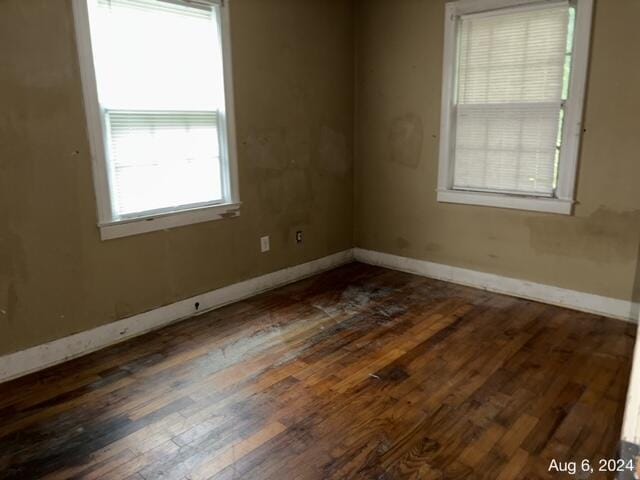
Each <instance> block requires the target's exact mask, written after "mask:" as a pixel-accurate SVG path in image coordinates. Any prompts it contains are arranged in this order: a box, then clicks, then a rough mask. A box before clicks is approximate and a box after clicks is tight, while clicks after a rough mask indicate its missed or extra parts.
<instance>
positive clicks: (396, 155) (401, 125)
mask: <svg viewBox="0 0 640 480" xmlns="http://www.w3.org/2000/svg"><path fill="white" fill-rule="evenodd" d="M423 137H424V128H423V125H422V117H420V116H419V115H416V114H414V113H409V114H407V115H403V116H401V117H397V118H395V119H394V120H393V122H392V123H391V129H390V132H389V145H390V149H391V153H390V157H389V159H390V161H391V162H394V163H399V164H401V165H405V166H407V167H410V168H416V167H417V166H418V164H419V163H420V154H421V152H422V141H423Z"/></svg>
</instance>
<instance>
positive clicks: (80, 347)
mask: <svg viewBox="0 0 640 480" xmlns="http://www.w3.org/2000/svg"><path fill="white" fill-rule="evenodd" d="M354 259H355V260H357V261H359V262H362V263H367V264H370V265H378V266H381V267H385V268H389V269H392V270H399V271H403V272H408V273H413V274H416V275H421V276H424V277H429V278H434V279H438V280H444V281H447V282H452V283H457V284H461V285H467V286H470V287H475V288H480V289H483V290H488V291H491V292H496V293H502V294H505V295H511V296H515V297H521V298H527V299H530V300H536V301H539V302H542V303H548V304H552V305H558V306H561V307H566V308H572V309H575V310H580V311H584V312H589V313H595V314H598V315H604V316H607V317H612V318H617V319H620V320H625V321H630V322H634V323H636V322H637V314H636V313H634V312H637V311H638V305H635V304H632V303H631V302H628V301H625V300H619V299H615V298H609V297H603V296H600V295H594V294H590V293H584V292H578V291H575V290H568V289H564V288H560V287H554V286H551V285H544V284H540V283H534V282H529V281H526V280H519V279H515V278H509V277H503V276H500V275H494V274H491V273H484V272H479V271H475V270H469V269H465V268H459V267H452V266H449V265H443V264H438V263H433V262H427V261H424V260H416V259H413V258H407V257H401V256H398V255H391V254H388V253H381V252H374V251H371V250H364V249H361V248H354V249H349V250H344V251H342V252H339V253H336V254H333V255H329V256H327V257H324V258H320V259H318V260H313V261H311V262H307V263H304V264H301V265H296V266H293V267H289V268H285V269H282V270H278V271H276V272H273V273H269V274H266V275H262V276H260V277H256V278H252V279H250V280H246V281H243V282H239V283H235V284H233V285H229V286H226V287H222V288H219V289H216V290H212V291H210V292H207V293H204V294H202V295H197V296H194V297H191V298H188V299H185V300H181V301H179V302H176V303H173V304H171V305H166V306H163V307H160V308H157V309H154V310H151V311H148V312H145V313H141V314H139V315H134V316H133V317H129V318H126V319H124V320H119V321H116V322H113V323H109V324H106V325H103V326H100V327H97V328H94V329H92V330H87V331H84V332H80V333H77V334H75V335H71V336H69V337H64V338H61V339H58V340H54V341H51V342H48V343H45V344H42V345H38V346H35V347H32V348H29V349H26V350H22V351H19V352H15V353H10V354H8V355H5V356H3V357H0V382H5V381H7V380H11V379H13V378H17V377H20V376H23V375H26V374H29V373H32V372H35V371H38V370H42V369H44V368H47V367H50V366H52V365H56V364H58V363H62V362H64V361H66V360H70V359H72V358H76V357H80V356H82V355H86V354H88V353H91V352H94V351H96V350H100V349H101V348H104V347H107V346H109V345H113V344H115V343H118V342H122V341H124V340H127V339H130V338H133V337H136V336H138V335H142V334H144V333H147V332H150V331H152V330H157V329H159V328H162V327H164V326H166V325H169V324H171V323H174V322H177V321H180V320H184V319H186V318H190V317H192V316H194V315H196V313H197V314H202V313H205V312H207V311H210V310H214V309H216V308H219V307H222V306H224V305H228V304H230V303H233V302H237V301H239V300H242V299H245V298H249V297H252V296H254V295H257V294H259V293H262V292H265V291H267V290H271V289H273V288H277V287H280V286H283V285H286V284H289V283H292V282H295V281H298V280H301V279H303V278H306V277H309V276H312V275H315V274H317V273H320V272H323V271H326V270H330V269H332V268H335V267H338V266H340V265H344V264H346V263H349V262H351V261H353V260H354ZM196 302H199V304H200V308H199V309H198V311H197V312H196V311H195V308H194V304H195V303H196Z"/></svg>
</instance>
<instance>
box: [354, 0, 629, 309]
mask: <svg viewBox="0 0 640 480" xmlns="http://www.w3.org/2000/svg"><path fill="white" fill-rule="evenodd" d="M444 3H445V2H444V1H443V0H399V1H395V2H389V1H388V0H362V1H360V2H358V6H357V9H356V19H357V27H356V30H357V33H356V59H357V71H356V119H357V125H356V139H357V140H356V161H355V162H356V163H355V175H356V193H355V199H356V228H355V231H356V244H357V245H358V246H360V247H363V248H368V249H373V250H380V251H383V252H388V253H393V254H397V255H403V256H407V257H413V258H418V259H424V260H429V261H433V262H440V263H444V264H449V265H455V266H460V267H465V268H470V269H476V270H480V271H484V272H491V273H496V274H500V275H506V276H509V277H514V278H521V279H527V280H532V281H536V282H540V283H546V284H551V285H557V286H560V287H564V288H569V289H574V290H579V291H584V292H590V293H595V294H600V295H605V296H610V297H614V298H619V299H629V298H631V297H632V290H633V289H634V281H635V278H636V273H637V270H638V250H639V245H640V188H639V185H640V117H639V116H638V111H640V87H639V86H640V57H638V51H639V50H640V28H638V19H640V1H638V0H597V1H596V9H595V10H596V11H595V19H594V31H593V38H592V52H591V68H590V74H589V84H588V93H587V102H586V117H585V121H586V124H585V128H586V133H585V134H584V138H583V141H582V154H581V158H580V171H579V177H578V191H577V200H578V206H577V208H576V211H575V215H574V216H560V215H552V214H538V213H532V212H524V211H510V210H501V209H495V208H487V207H475V206H467V205H450V204H449V205H448V204H442V203H437V202H436V194H435V189H436V183H437V178H436V177H437V162H438V141H439V122H440V94H441V76H442V48H443V40H442V38H443V24H444ZM636 284H637V282H636ZM637 289H638V287H637V286H636V294H635V295H634V296H635V297H636V298H637V296H638V292H637Z"/></svg>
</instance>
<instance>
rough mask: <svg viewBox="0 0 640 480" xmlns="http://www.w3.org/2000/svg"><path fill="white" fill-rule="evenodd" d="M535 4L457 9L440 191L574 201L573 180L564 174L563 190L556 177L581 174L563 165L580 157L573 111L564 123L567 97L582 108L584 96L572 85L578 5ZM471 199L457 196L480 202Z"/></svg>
mask: <svg viewBox="0 0 640 480" xmlns="http://www.w3.org/2000/svg"><path fill="white" fill-rule="evenodd" d="M459 3H463V2H459ZM512 3H513V2H512ZM529 3H530V4H525V5H517V6H512V7H505V8H500V9H495V10H489V11H478V12H469V13H461V14H459V15H453V16H454V19H453V20H452V22H453V24H452V25H451V30H450V32H451V36H452V37H453V38H449V39H448V40H449V41H450V43H453V44H454V45H450V51H451V54H452V55H450V58H449V59H448V61H449V62H450V65H449V66H447V65H445V69H446V68H447V67H449V68H450V72H451V75H450V84H449V86H448V87H447V85H445V87H446V88H445V96H446V97H447V98H446V99H445V101H444V102H443V105H444V108H445V109H447V112H446V114H447V115H446V118H445V121H443V127H444V128H445V129H446V131H445V132H443V137H445V140H446V142H447V144H446V145H445V146H444V147H443V148H441V166H440V168H441V170H444V171H443V172H441V182H440V185H439V190H440V191H441V192H447V193H449V194H451V195H450V196H446V195H444V196H443V197H444V198H442V197H440V196H439V198H440V200H444V201H456V200H454V199H452V196H453V195H455V194H456V193H461V194H465V193H467V194H468V193H476V194H478V193H480V194H489V195H490V196H487V197H484V198H485V199H486V198H496V197H497V196H498V195H503V196H507V195H509V196H522V197H533V198H538V199H541V200H543V201H544V200H545V199H547V200H553V199H563V200H565V201H570V200H571V198H569V197H570V196H571V194H572V187H571V188H566V185H567V184H572V183H573V179H569V178H565V179H564V184H563V185H565V187H564V190H565V191H561V190H562V189H560V188H559V186H560V181H561V178H560V177H561V175H563V174H564V175H565V176H566V177H569V176H571V175H573V174H574V173H575V172H571V171H570V170H571V168H569V169H565V170H564V172H563V170H562V169H561V165H562V163H563V162H566V163H567V164H568V165H569V164H572V163H573V164H575V161H576V160H575V158H570V157H571V156H575V154H576V151H577V146H576V145H569V147H568V148H566V151H565V143H566V142H565V141H566V139H567V138H569V137H570V139H571V140H572V141H573V137H574V136H575V135H574V130H575V128H576V126H575V123H576V119H575V118H572V119H569V120H570V122H572V123H571V124H570V125H567V108H568V102H569V101H572V102H574V103H576V102H577V103H579V104H580V105H579V109H578V110H580V111H581V102H582V99H581V98H579V97H580V95H579V92H574V91H573V90H572V88H571V87H572V84H571V81H572V76H573V75H575V74H576V73H575V72H574V71H573V70H574V67H575V64H574V45H575V41H574V36H575V33H574V32H575V26H576V8H575V6H574V5H573V4H571V3H569V2H564V1H560V2H544V3H543V2H534V3H531V2H529ZM580 40H581V41H585V40H584V38H583V39H580ZM578 74H580V72H578ZM576 80H579V79H576ZM576 84H579V83H578V82H576ZM574 94H575V97H576V98H572V96H573V95H574ZM575 110H576V108H575V105H574V117H575ZM577 122H578V123H579V122H580V119H579V118H578V119H577ZM563 153H564V155H563ZM574 170H575V169H574ZM491 195H493V196H491ZM459 198H463V197H459ZM466 198H467V200H469V201H465V202H463V201H462V200H460V203H474V202H473V200H470V199H473V198H474V197H472V196H471V197H470V196H467V197H466ZM475 198H482V197H481V196H476V197H475ZM489 204H490V202H489ZM539 205H544V204H543V203H541V204H539ZM495 206H509V205H506V204H497V205H495ZM532 209H536V208H532Z"/></svg>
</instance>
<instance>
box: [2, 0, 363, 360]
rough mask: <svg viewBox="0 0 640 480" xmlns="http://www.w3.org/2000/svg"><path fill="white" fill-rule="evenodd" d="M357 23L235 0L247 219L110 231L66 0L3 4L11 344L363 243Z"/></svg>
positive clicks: (281, 3) (296, 6) (309, 4)
mask: <svg viewBox="0 0 640 480" xmlns="http://www.w3.org/2000/svg"><path fill="white" fill-rule="evenodd" d="M352 22H353V17H352V5H351V2H349V1H343V0H325V1H312V0H309V1H301V0H233V1H232V2H231V23H232V43H233V73H234V84H235V93H236V111H237V130H238V149H239V159H238V162H239V170H240V194H241V200H242V202H243V205H242V210H241V216H240V217H239V218H237V219H227V220H220V221H214V222H209V223H203V224H199V225H192V226H188V227H182V228H176V229H173V230H171V231H161V232H154V233H149V234H145V235H139V236H133V237H127V238H123V239H117V240H108V241H105V242H103V241H100V239H99V235H98V230H97V228H96V221H97V220H96V207H95V197H94V190H93V182H92V176H91V166H90V157H89V145H88V139H87V131H86V125H85V117H84V110H83V104H82V101H83V100H82V93H81V92H82V90H81V84H80V75H79V68H78V60H77V54H76V45H75V40H74V28H73V17H72V10H71V2H70V0H1V1H0V354H3V353H8V352H12V351H16V350H20V349H23V348H26V347H30V346H33V345H37V344H41V343H44V342H46V341H50V340H53V339H56V338H60V337H63V336H67V335H69V334H72V333H75V332H79V331H82V330H87V329H90V328H92V327H96V326H98V325H102V324H105V323H108V322H112V321H114V320H116V319H121V318H125V317H128V316H131V315H134V314H137V313H140V312H143V311H146V310H149V309H153V308H156V307H159V306H162V305H166V304H169V303H172V302H175V301H177V300H180V299H184V298H187V297H190V296H192V295H196V294H198V293H202V292H206V291H209V290H212V289H215V288H217V287H221V286H224V285H228V284H231V283H235V282H238V281H241V280H244V279H248V278H251V277H255V276H258V275H261V274H264V273H267V272H271V271H274V270H278V269H281V268H284V267H287V266H291V265H295V264H299V263H303V262H305V261H309V260H312V259H315V258H319V257H323V256H325V255H328V254H331V253H334V252H338V251H341V250H343V249H347V248H350V247H352V240H353V239H352V235H353V227H352V225H353V219H352V210H353V209H352V199H353V197H352V188H353V177H352V150H353V148H352V144H353V131H352V125H353V121H352V120H353V45H352V42H353V28H352ZM298 229H302V230H303V231H304V243H303V244H302V246H297V245H296V244H295V240H294V235H295V231H296V230H298ZM262 235H270V236H271V252H269V253H267V254H261V253H260V247H259V237H260V236H262Z"/></svg>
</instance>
